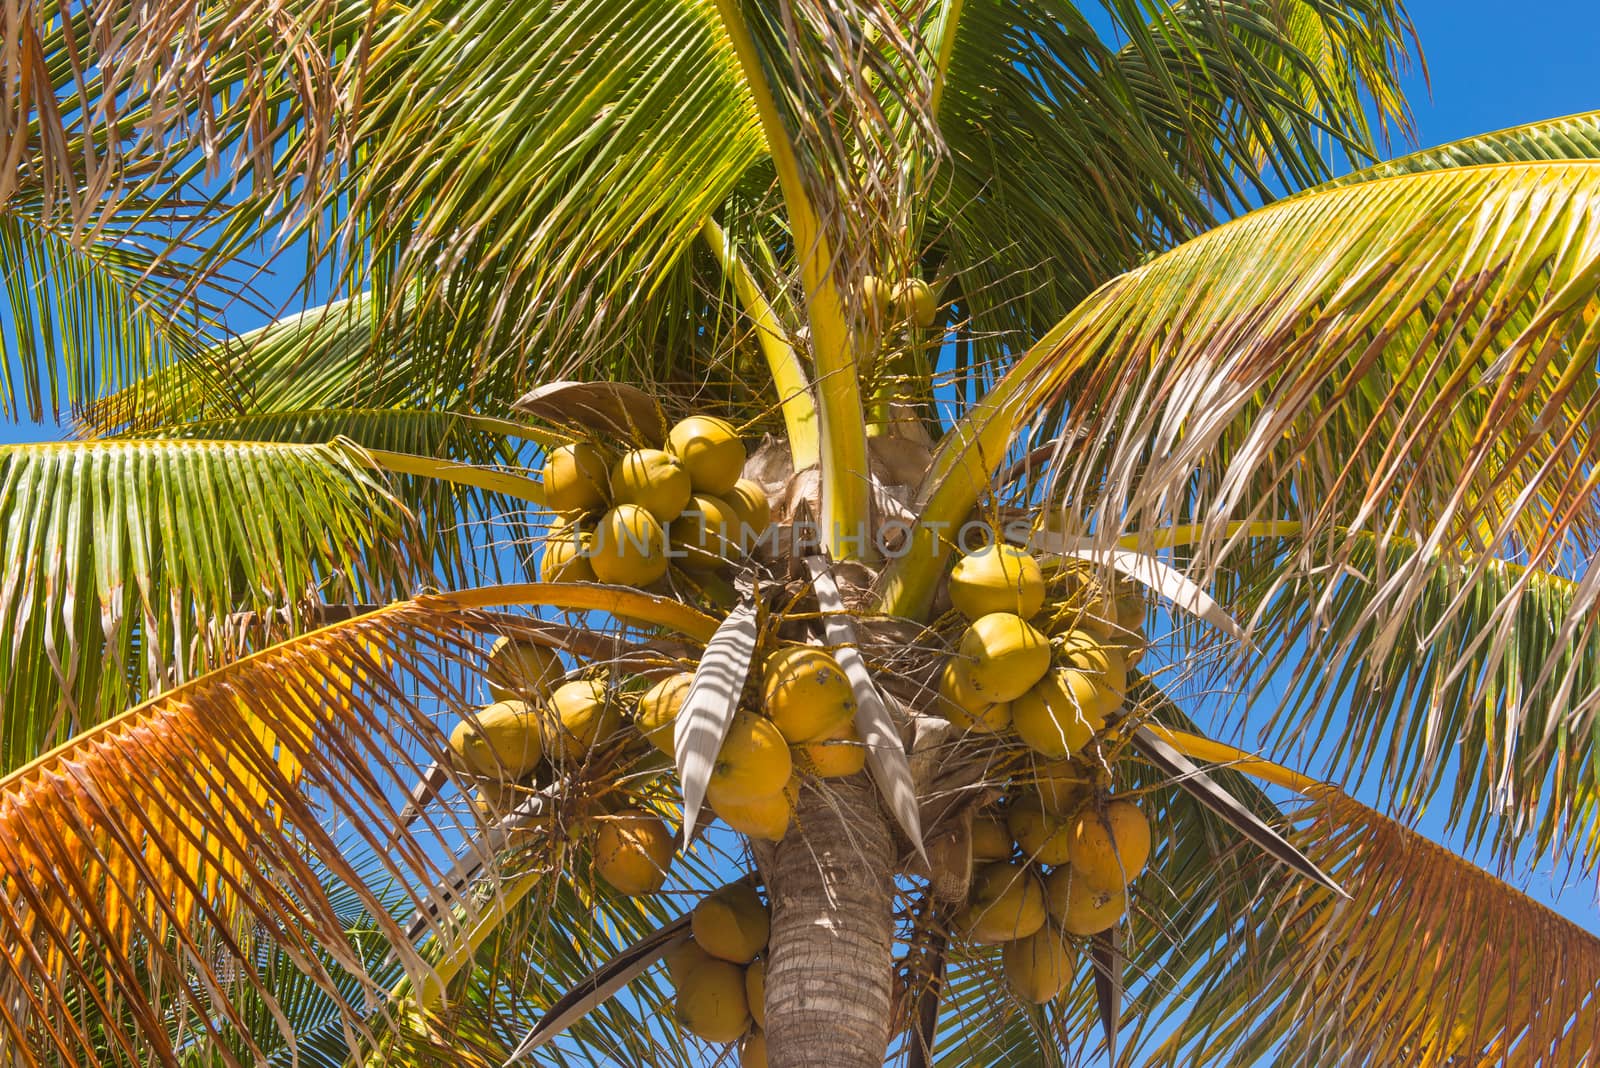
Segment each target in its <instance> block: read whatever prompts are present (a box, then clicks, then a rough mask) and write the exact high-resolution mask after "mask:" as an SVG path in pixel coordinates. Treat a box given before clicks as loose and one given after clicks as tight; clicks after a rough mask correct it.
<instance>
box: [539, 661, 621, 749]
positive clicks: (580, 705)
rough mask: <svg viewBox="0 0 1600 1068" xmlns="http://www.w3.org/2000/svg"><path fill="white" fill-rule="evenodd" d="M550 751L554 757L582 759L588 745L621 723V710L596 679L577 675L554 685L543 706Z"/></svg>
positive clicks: (609, 734)
mask: <svg viewBox="0 0 1600 1068" xmlns="http://www.w3.org/2000/svg"><path fill="white" fill-rule="evenodd" d="M545 713H546V717H545V725H546V729H547V731H548V736H549V742H550V755H551V757H552V758H554V759H556V760H582V759H583V758H584V756H585V755H586V754H587V753H588V752H589V748H590V747H591V746H593V745H594V744H595V743H596V742H600V741H604V740H605V739H606V738H608V737H610V736H611V735H612V734H613V733H614V732H615V731H616V729H617V728H618V727H619V726H621V725H622V712H621V710H620V709H619V708H618V707H617V702H616V701H614V700H612V699H611V697H610V695H609V694H608V693H607V691H606V684H605V683H604V682H601V681H599V680H597V679H579V680H577V681H576V682H569V683H566V684H564V685H562V686H558V687H556V691H555V693H553V694H551V695H550V700H549V703H548V704H546V706H545Z"/></svg>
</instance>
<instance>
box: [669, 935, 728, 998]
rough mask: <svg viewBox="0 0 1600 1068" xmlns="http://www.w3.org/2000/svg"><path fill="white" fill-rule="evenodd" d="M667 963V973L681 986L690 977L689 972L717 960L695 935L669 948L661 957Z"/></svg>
mask: <svg viewBox="0 0 1600 1068" xmlns="http://www.w3.org/2000/svg"><path fill="white" fill-rule="evenodd" d="M661 959H662V960H664V961H665V962H666V965H667V975H668V976H669V977H671V979H672V985H673V986H678V987H681V986H682V985H683V984H684V983H685V982H686V981H687V980H688V978H689V973H690V972H692V971H694V970H695V969H696V968H698V967H700V965H702V964H704V963H705V962H706V961H709V960H716V958H715V957H713V956H712V955H711V954H709V953H707V952H706V951H705V950H703V949H701V948H700V946H699V945H698V944H696V942H695V940H694V938H693V937H690V938H689V939H688V940H687V941H684V942H680V943H678V945H676V946H674V947H673V948H672V949H669V950H667V951H666V953H664V954H663V955H662V957H661Z"/></svg>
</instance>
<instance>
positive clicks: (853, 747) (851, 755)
mask: <svg viewBox="0 0 1600 1068" xmlns="http://www.w3.org/2000/svg"><path fill="white" fill-rule="evenodd" d="M795 752H796V753H797V754H798V762H799V766H800V769H801V770H802V771H805V772H806V773H808V774H811V775H815V776H816V777H817V778H819V779H842V778H844V777H845V776H847V775H854V774H855V773H856V772H858V771H860V770H861V769H862V768H864V767H866V766H867V747H866V744H865V743H863V742H862V741H861V736H860V735H858V734H857V733H856V732H855V730H854V729H851V730H848V731H846V732H845V733H843V734H842V735H840V736H839V737H837V738H822V739H819V740H818V741H815V742H807V743H805V744H804V745H798V746H795Z"/></svg>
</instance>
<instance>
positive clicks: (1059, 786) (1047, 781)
mask: <svg viewBox="0 0 1600 1068" xmlns="http://www.w3.org/2000/svg"><path fill="white" fill-rule="evenodd" d="M1033 785H1034V787H1035V788H1036V789H1037V790H1038V791H1039V801H1040V802H1041V803H1042V804H1043V805H1044V810H1045V811H1046V812H1048V813H1050V815H1052V816H1056V817H1058V818H1066V817H1068V816H1074V815H1076V814H1077V812H1078V809H1080V808H1081V807H1083V803H1084V802H1085V801H1087V800H1088V799H1089V776H1088V774H1087V773H1086V772H1085V771H1084V769H1083V768H1082V767H1081V766H1080V765H1078V764H1077V763H1075V762H1073V761H1071V760H1048V761H1044V762H1041V763H1040V764H1038V765H1037V766H1036V767H1035V768H1034V769H1033Z"/></svg>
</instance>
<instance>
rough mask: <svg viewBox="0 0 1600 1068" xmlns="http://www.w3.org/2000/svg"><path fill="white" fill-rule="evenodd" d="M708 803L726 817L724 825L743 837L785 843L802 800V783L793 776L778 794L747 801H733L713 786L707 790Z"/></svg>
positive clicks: (723, 818)
mask: <svg viewBox="0 0 1600 1068" xmlns="http://www.w3.org/2000/svg"><path fill="white" fill-rule="evenodd" d="M706 800H708V801H710V802H711V807H712V808H714V809H715V810H716V812H717V815H719V816H721V817H722V822H723V823H726V824H727V825H728V826H729V827H732V828H733V829H734V830H736V831H738V832H739V833H740V834H747V835H749V836H750V837H751V838H760V839H762V840H763V841H767V842H781V841H783V836H784V834H785V833H786V832H787V831H788V830H789V820H790V818H791V817H792V816H793V815H794V806H795V805H797V804H798V803H799V801H800V781H799V780H798V779H796V778H795V777H794V776H792V775H791V776H790V778H789V781H788V782H786V783H784V784H783V789H782V790H779V791H778V792H777V793H775V794H769V795H767V796H765V797H758V798H756V799H755V800H754V801H744V802H739V801H729V800H727V799H725V798H723V797H722V796H721V795H720V794H719V793H718V791H717V790H716V789H715V788H714V787H712V788H708V789H707V790H706Z"/></svg>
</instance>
